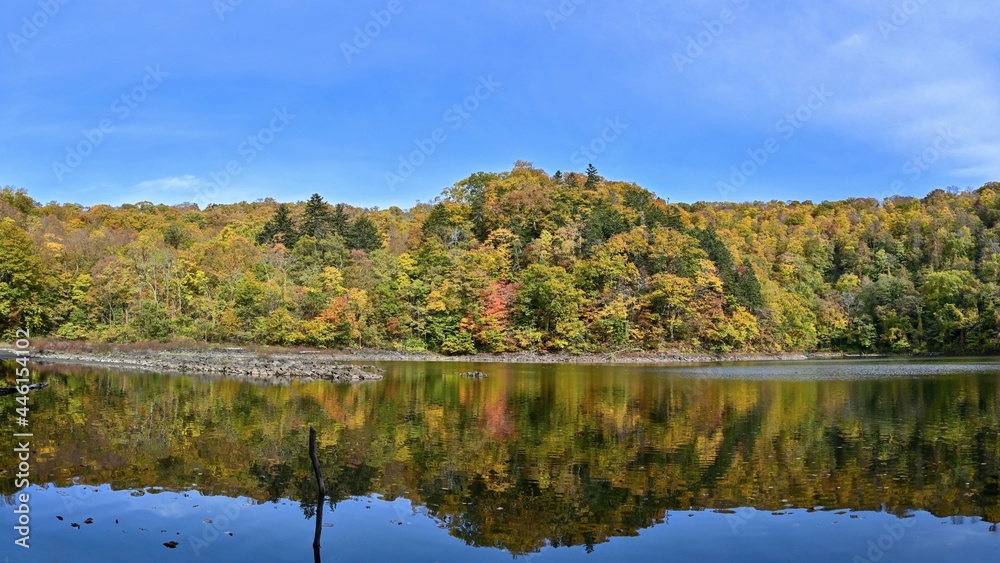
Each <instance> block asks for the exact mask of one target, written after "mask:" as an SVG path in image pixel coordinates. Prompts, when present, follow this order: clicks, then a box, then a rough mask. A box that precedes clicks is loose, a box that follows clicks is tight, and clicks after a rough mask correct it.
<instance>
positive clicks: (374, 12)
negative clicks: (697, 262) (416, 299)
mask: <svg viewBox="0 0 1000 563" xmlns="http://www.w3.org/2000/svg"><path fill="white" fill-rule="evenodd" d="M46 10H47V11H48V12H46ZM994 13H995V4H994V3H987V2H985V1H979V0H970V1H965V2H943V1H941V0H923V1H921V0H905V1H901V0H893V1H878V0H833V1H830V2H822V3H819V2H813V1H804V0H803V1H775V2H767V3H765V2H763V1H762V0H703V1H689V2H666V1H653V0H620V1H616V2H599V1H597V0H562V1H559V0H537V1H532V2H511V1H508V2H500V1H493V0H482V1H477V2H471V1H465V2H456V1H450V0H442V1H438V2H428V1H419V0H375V1H371V0H364V1H353V2H341V1H334V2H329V1H326V2H323V1H319V0H284V1H281V2H279V1H265V0H258V1H250V0H242V1H240V0H144V1H142V2H138V1H131V0H115V1H105V0H92V1H88V2H84V1H83V0H10V1H9V2H6V3H5V7H4V10H3V12H2V14H0V33H3V39H4V40H3V41H2V42H0V185H11V186H15V187H22V188H26V189H27V190H28V193H29V194H30V195H32V196H33V197H34V198H35V199H38V200H41V201H49V200H57V201H72V202H77V203H82V204H84V205H92V204H96V203H112V204H119V203H125V202H135V201H143V200H148V201H153V202H164V203H179V202H183V201H193V202H198V203H200V204H205V203H209V202H232V201H239V200H251V201H252V200H255V199H258V198H263V197H274V198H275V199H278V200H282V201H295V200H303V199H306V198H307V197H308V196H309V195H310V194H311V193H313V192H319V193H320V194H322V195H323V196H324V197H325V198H326V199H327V200H328V201H346V202H348V203H351V204H354V205H360V206H366V207H367V206H379V207H383V208H384V207H388V206H390V205H398V206H401V207H404V208H406V207H409V206H411V205H412V204H413V203H414V202H416V201H417V200H421V201H428V200H430V199H432V198H433V197H435V196H436V195H438V194H439V193H440V192H441V190H442V189H443V188H444V187H446V186H449V185H451V184H453V183H454V182H456V181H458V180H460V179H462V178H464V177H466V176H467V175H469V174H470V173H472V172H475V171H479V170H488V171H501V170H508V169H510V168H511V166H512V165H513V163H514V162H515V161H516V160H526V161H530V162H532V163H534V165H535V166H536V167H539V168H543V169H545V170H546V171H548V172H550V173H551V172H554V171H555V170H557V169H561V170H564V171H568V170H578V171H582V170H583V169H584V168H585V167H586V163H587V162H593V163H594V165H595V166H597V168H598V170H599V171H600V173H601V174H602V175H603V176H605V177H607V178H609V179H615V180H626V181H634V182H636V183H638V184H640V185H642V186H644V187H646V188H649V189H651V190H653V191H655V192H656V193H657V194H658V195H660V196H661V197H663V198H666V199H668V200H670V201H688V202H691V201H698V200H720V199H726V200H735V201H748V200H749V201H752V200H771V199H781V200H785V199H800V200H801V199H812V200H816V201H819V200H823V199H837V198H843V197H879V198H881V197H886V196H889V195H893V194H894V193H899V194H904V195H918V196H922V195H924V194H925V193H926V192H927V191H929V190H931V189H934V188H938V187H948V186H958V187H962V188H964V187H970V186H971V187H978V186H979V185H981V184H983V183H984V182H986V181H991V180H1000V104H998V93H1000V65H998V64H997V61H998V60H1000V34H997V33H996V30H995V17H993V15H994Z"/></svg>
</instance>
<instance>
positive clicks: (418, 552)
mask: <svg viewBox="0 0 1000 563" xmlns="http://www.w3.org/2000/svg"><path fill="white" fill-rule="evenodd" d="M383 366H384V367H385V368H386V372H385V373H386V378H385V380H383V381H380V382H375V383H366V384H362V385H353V386H351V385H334V384H329V383H293V384H290V385H284V386H281V385H277V386H274V385H272V386H268V385H257V384H253V383H248V382H241V381H234V380H222V379H199V378H192V377H180V376H166V375H149V374H127V373H116V372H109V371H105V370H95V369H90V368H71V367H65V366H60V367H45V368H40V369H39V370H37V371H36V372H35V374H34V377H35V379H37V380H44V381H48V382H49V383H50V384H51V385H50V387H48V388H47V389H45V390H42V391H37V392H33V393H32V395H31V401H32V403H31V409H32V410H31V417H30V431H31V432H33V433H34V438H33V442H32V444H33V459H32V466H31V471H32V479H31V482H32V485H30V486H29V487H27V488H26V489H23V490H18V489H17V488H15V485H14V473H15V464H14V461H13V459H14V458H13V455H12V452H13V449H14V447H15V443H14V438H13V437H12V436H11V435H10V433H11V430H10V429H13V428H15V417H16V414H15V413H14V408H15V406H17V405H16V404H15V403H14V401H13V399H12V398H11V397H4V398H0V407H2V410H0V427H2V428H3V429H4V430H3V435H0V448H2V451H3V458H2V459H3V464H2V466H0V495H2V496H0V525H2V528H0V529H2V530H3V531H2V532H0V538H2V539H3V544H2V545H0V561H2V560H3V558H5V557H6V558H9V561H11V562H19V561H73V562H89V561H95V562H96V561H100V562H104V561H129V562H132V561H311V560H312V558H313V553H312V548H311V543H312V534H313V530H314V526H315V520H314V517H315V498H316V485H315V482H314V479H313V475H312V469H311V465H310V463H309V457H308V451H307V447H306V446H307V437H308V431H309V426H310V425H312V426H315V427H316V429H317V430H318V432H319V444H320V451H319V456H320V458H321V460H322V463H323V473H324V476H325V478H326V483H327V489H328V491H329V492H330V494H331V496H332V501H331V502H329V503H328V504H327V505H326V506H325V507H324V522H325V523H326V527H324V529H323V542H322V543H323V549H322V555H323V560H324V561H428V562H431V561H470V560H476V561H510V560H511V558H512V557H514V558H517V559H520V560H535V559H538V560H540V561H563V560H579V559H584V560H587V561H631V562H635V561H646V560H649V561H692V560H696V561H702V562H707V561H847V562H856V561H883V562H884V561H963V562H966V561H968V562H977V561H984V562H986V561H990V562H994V561H997V560H998V555H997V554H998V553H1000V533H998V532H997V528H996V523H997V522H998V521H1000V362H996V361H994V360H990V359H983V360H975V359H972V360H962V361H948V360H921V361H895V360H876V361H868V360H866V361H854V360H846V361H830V362H808V363H754V364H730V365H704V366H684V367H678V366H670V367H665V366H592V365H515V364H458V363H427V362H399V363H390V364H383ZM470 369H478V370H481V371H485V372H487V373H489V374H491V375H492V377H491V378H489V379H484V380H470V379H465V378H462V377H460V376H459V375H458V374H459V373H461V372H463V371H467V370H470ZM3 370H4V371H5V373H6V374H8V375H12V373H13V365H12V364H6V365H4V367H3ZM21 492H26V493H29V494H30V495H31V518H32V520H31V540H30V542H31V549H30V550H24V549H22V548H18V547H15V546H14V545H13V543H12V542H13V539H14V534H13V532H12V526H13V525H14V524H13V522H14V514H13V506H12V504H13V503H14V500H15V495H17V494H18V493H21ZM88 518H89V519H92V523H90V524H87V523H86V521H87V519H88ZM74 523H76V524H77V525H78V527H74V526H73V524H74ZM168 541H176V542H177V546H176V547H175V548H174V549H169V548H167V547H164V545H163V544H164V542H168Z"/></svg>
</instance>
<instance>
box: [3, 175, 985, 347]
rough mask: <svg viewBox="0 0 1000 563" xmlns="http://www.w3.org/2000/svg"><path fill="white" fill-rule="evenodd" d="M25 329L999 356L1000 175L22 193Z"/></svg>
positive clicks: (20, 314)
mask: <svg viewBox="0 0 1000 563" xmlns="http://www.w3.org/2000/svg"><path fill="white" fill-rule="evenodd" d="M276 193H280V189H278V190H276ZM664 195H667V194H664ZM16 330H29V331H30V332H31V334H32V336H33V337H36V338H37V337H51V338H53V339H59V340H65V341H81V342H116V343H130V342H153V341H165V342H166V341H169V342H173V343H175V344H177V343H181V345H182V346H186V343H188V342H190V343H192V346H194V345H198V346H200V345H207V344H211V345H218V346H244V347H245V346H250V345H251V344H249V343H254V344H256V345H269V346H278V347H297V346H301V347H309V348H316V349H329V350H358V349H361V350H414V351H428V352H431V353H434V354H441V356H434V357H435V358H440V359H445V357H452V356H454V357H457V358H460V359H461V360H468V359H470V358H477V357H484V356H481V355H482V354H487V356H485V357H488V358H490V359H498V358H499V359H501V361H503V359H504V358H507V357H511V356H509V355H513V356H512V357H514V358H518V357H522V355H524V356H523V357H526V358H528V359H530V361H553V360H552V358H559V359H560V360H559V361H566V362H572V361H583V360H579V359H580V358H586V357H587V356H586V354H594V355H596V357H598V358H601V357H604V356H605V355H607V354H608V353H609V351H613V350H623V351H624V350H644V351H648V352H646V353H648V354H651V355H652V356H651V357H652V358H653V361H670V360H678V359H680V360H681V361H683V358H685V357H687V354H685V353H683V352H687V351H691V352H693V353H694V354H693V355H694V356H695V357H698V358H703V359H708V360H713V359H716V358H719V357H729V355H733V354H735V355H736V356H735V357H737V358H738V357H757V356H758V355H759V354H762V355H763V356H764V357H779V358H780V357H785V356H784V355H785V354H789V353H790V354H792V355H793V356H795V355H798V353H799V352H802V353H804V354H805V353H811V352H817V351H832V352H834V353H837V352H847V353H851V352H856V353H864V354H871V353H889V354H902V355H907V354H917V355H922V354H957V355H971V354H989V353H996V352H1000V183H996V182H993V183H989V184H986V185H984V186H982V187H980V188H978V189H969V190H959V189H949V190H948V191H944V190H934V191H933V192H931V193H929V194H928V195H927V196H926V197H923V198H915V197H904V196H892V197H888V198H885V199H881V200H879V199H875V198H851V199H845V200H840V201H823V202H820V203H814V202H812V201H770V202H759V201H757V202H748V203H732V202H714V203H713V202H697V203H692V204H688V203H670V202H668V201H666V200H664V199H663V198H661V197H659V196H658V195H657V194H654V193H652V192H650V191H648V190H646V189H643V188H642V187H640V186H638V185H636V184H634V183H627V182H620V181H610V180H607V179H605V178H603V177H601V176H600V175H599V174H598V173H597V170H596V168H594V167H593V166H591V167H589V168H588V169H587V171H586V173H579V172H569V173H566V174H563V173H562V172H560V171H556V172H555V173H554V174H551V175H550V174H548V173H547V172H545V171H544V170H541V169H537V168H534V167H533V166H532V165H531V163H529V162H523V161H519V162H517V163H515V165H514V168H513V169H511V170H509V171H505V172H500V173H491V172H477V173H475V174H472V175H471V176H469V177H468V178H465V179H464V180H461V181H459V182H457V183H455V184H454V185H453V186H452V187H450V188H447V189H445V190H444V191H443V192H442V193H441V195H440V196H438V197H436V198H434V200H432V201H430V202H427V203H421V202H417V203H416V204H415V205H414V206H413V207H411V208H409V209H401V208H399V207H395V206H393V207H390V208H388V209H378V208H370V209H365V208H358V207H352V206H350V205H347V204H336V205H332V204H330V203H328V202H327V201H325V200H324V199H323V197H322V196H321V195H319V194H313V196H312V197H310V198H309V200H308V201H305V202H301V201H300V202H292V203H281V202H278V201H276V200H274V199H271V198H268V199H262V200H258V201H256V202H245V201H244V202H239V203H232V204H222V203H212V204H209V205H206V206H205V207H204V208H203V209H202V208H200V207H199V206H197V205H194V204H190V203H184V204H178V205H170V206H168V205H162V204H154V203H152V202H148V201H147V202H138V203H135V204H124V205H120V206H118V207H113V206H110V205H93V206H90V207H84V206H81V205H77V204H72V203H57V202H51V203H47V204H42V203H39V202H37V201H35V200H34V199H32V198H31V197H30V196H28V194H27V193H26V192H25V191H24V190H18V189H14V188H10V187H6V188H2V189H0V340H6V339H10V338H12V336H13V334H14V332H15V331H16ZM659 350H680V351H683V352H682V354H680V357H679V358H672V357H671V355H670V354H667V355H659V356H657V354H658V352H657V351H659ZM380 354H382V355H383V356H385V355H387V354H389V353H388V352H386V353H380ZM415 354H417V353H415ZM622 354H623V355H624V356H625V357H633V356H635V357H637V358H638V357H642V356H641V355H633V354H631V353H628V354H625V353H622ZM616 355H619V354H617V353H616ZM674 355H676V354H674ZM392 356H393V357H397V355H395V353H393V354H392ZM398 357H403V356H398ZM412 357H420V358H424V357H427V356H423V355H420V354H417V355H416V356H412ZM608 357H610V356H608Z"/></svg>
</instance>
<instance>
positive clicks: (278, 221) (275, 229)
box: [257, 203, 299, 247]
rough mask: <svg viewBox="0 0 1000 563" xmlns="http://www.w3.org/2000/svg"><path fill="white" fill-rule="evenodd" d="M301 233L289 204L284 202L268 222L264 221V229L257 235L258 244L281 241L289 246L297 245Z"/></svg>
mask: <svg viewBox="0 0 1000 563" xmlns="http://www.w3.org/2000/svg"><path fill="white" fill-rule="evenodd" d="M298 238H299V235H298V233H297V232H296V231H295V223H294V222H293V221H292V212H291V210H290V209H289V208H288V204H285V203H282V204H281V205H279V206H278V209H277V210H275V212H274V217H272V218H271V219H270V220H269V221H268V222H266V223H264V229H263V230H261V232H260V234H258V235H257V244H268V245H269V244H272V243H274V242H280V243H282V244H284V245H285V246H287V247H292V246H295V241H296V240H298Z"/></svg>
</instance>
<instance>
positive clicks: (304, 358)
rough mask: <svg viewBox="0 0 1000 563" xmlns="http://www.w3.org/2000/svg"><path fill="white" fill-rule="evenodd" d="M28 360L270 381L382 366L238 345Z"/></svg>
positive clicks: (332, 376)
mask: <svg viewBox="0 0 1000 563" xmlns="http://www.w3.org/2000/svg"><path fill="white" fill-rule="evenodd" d="M4 357H7V354H4V353H3V352H2V351H0V358H4ZM29 360H30V361H32V362H36V363H40V364H77V365H90V366H103V367H108V368H116V369H129V370H141V371H155V372H161V373H179V374H187V375H220V376H225V377H230V378H237V379H246V380H253V381H262V382H272V383H280V382H283V381H291V380H299V381H335V382H342V383H356V382H362V381H377V380H379V379H382V373H381V372H382V369H381V368H378V367H376V366H372V365H356V364H348V363H344V361H343V359H341V358H332V357H330V356H328V355H318V354H317V355H304V354H295V353H285V354H259V353H254V352H247V351H246V350H243V349H241V348H228V349H218V350H207V349H206V350H178V351H129V352H123V351H111V352H107V353H94V352H63V351H54V350H37V351H33V352H32V353H31V355H30V356H29Z"/></svg>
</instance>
